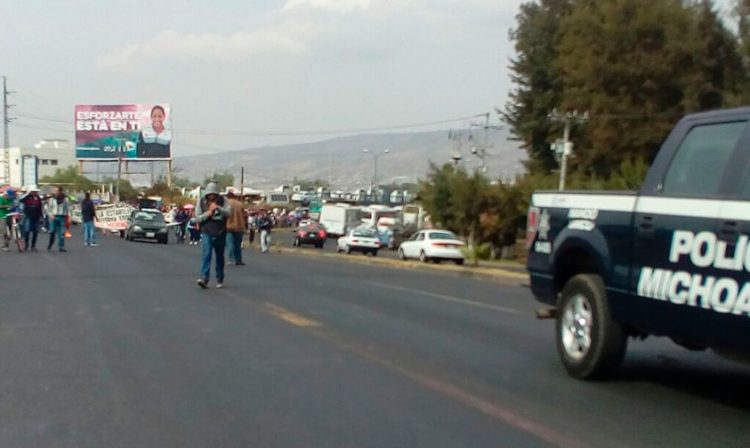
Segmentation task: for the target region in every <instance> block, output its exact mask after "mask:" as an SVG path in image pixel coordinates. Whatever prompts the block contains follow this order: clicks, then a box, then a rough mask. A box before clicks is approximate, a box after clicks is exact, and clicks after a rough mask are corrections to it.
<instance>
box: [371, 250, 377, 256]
mask: <svg viewBox="0 0 750 448" xmlns="http://www.w3.org/2000/svg"><path fill="white" fill-rule="evenodd" d="M370 253H371V254H372V256H373V257H377V256H378V251H376V250H374V251H372V252H370Z"/></svg>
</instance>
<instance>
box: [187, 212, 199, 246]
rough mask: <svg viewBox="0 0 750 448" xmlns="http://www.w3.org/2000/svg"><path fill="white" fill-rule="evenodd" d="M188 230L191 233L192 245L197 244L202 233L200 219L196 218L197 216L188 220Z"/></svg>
mask: <svg viewBox="0 0 750 448" xmlns="http://www.w3.org/2000/svg"><path fill="white" fill-rule="evenodd" d="M187 230H188V233H189V234H190V245H191V246H197V245H198V241H200V239H201V233H200V230H199V229H198V221H197V220H196V219H195V216H191V217H190V220H188V223H187Z"/></svg>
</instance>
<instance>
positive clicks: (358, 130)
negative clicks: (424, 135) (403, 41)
mask: <svg viewBox="0 0 750 448" xmlns="http://www.w3.org/2000/svg"><path fill="white" fill-rule="evenodd" d="M19 117H22V118H26V119H31V120H37V121H47V122H50V123H62V124H67V125H71V126H72V124H73V122H72V120H70V119H63V118H60V117H53V116H45V115H38V114H29V113H24V114H19ZM474 117H475V115H472V116H467V117H457V118H451V119H445V120H435V121H424V122H417V123H409V124H399V125H391V126H379V127H371V128H348V129H330V130H322V131H312V130H310V131H261V130H250V131H241V130H208V129H181V130H180V134H184V135H202V136H214V137H215V136H222V135H225V136H251V137H303V136H316V135H335V134H357V133H362V132H383V131H391V130H398V129H409V128H420V127H427V126H436V125H440V124H450V123H456V122H459V121H464V120H469V119H471V118H474Z"/></svg>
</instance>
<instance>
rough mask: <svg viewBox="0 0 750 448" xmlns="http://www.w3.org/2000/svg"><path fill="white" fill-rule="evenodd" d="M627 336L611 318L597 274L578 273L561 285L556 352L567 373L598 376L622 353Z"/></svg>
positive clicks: (611, 367)
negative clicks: (563, 285) (562, 286)
mask: <svg viewBox="0 0 750 448" xmlns="http://www.w3.org/2000/svg"><path fill="white" fill-rule="evenodd" d="M626 347H627V335H626V334H625V332H624V331H623V329H622V326H620V324H618V323H617V322H615V321H613V320H612V317H611V316H610V313H609V305H608V303H607V293H606V291H605V289H604V283H603V282H602V279H601V277H599V276H598V275H593V274H579V275H576V276H575V277H573V278H571V279H570V280H569V281H568V283H567V284H566V285H565V287H564V288H563V292H562V297H561V298H560V303H559V306H558V313H557V351H558V353H559V354H560V359H561V360H562V362H563V365H564V366H565V369H566V370H567V371H568V374H569V375H570V376H572V377H574V378H578V379H586V380H593V379H601V378H604V377H606V376H607V375H608V374H610V373H612V371H613V370H614V369H616V368H617V367H618V366H619V365H620V363H621V362H622V358H623V357H624V355H625V350H626Z"/></svg>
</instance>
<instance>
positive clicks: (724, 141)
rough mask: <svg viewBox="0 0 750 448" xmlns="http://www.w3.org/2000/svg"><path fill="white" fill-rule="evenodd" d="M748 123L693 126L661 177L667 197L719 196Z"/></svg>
mask: <svg viewBox="0 0 750 448" xmlns="http://www.w3.org/2000/svg"><path fill="white" fill-rule="evenodd" d="M746 125H747V122H745V121H741V122H733V123H720V124H711V125H704V126H696V127H694V128H693V129H691V130H690V132H688V134H687V136H686V137H685V139H684V140H683V141H682V144H680V147H679V148H678V149H677V154H676V155H675V156H674V157H673V159H672V163H671V164H670V166H669V169H668V170H667V174H666V176H665V177H664V188H663V192H664V193H665V194H667V195H670V196H688V197H708V196H713V195H716V194H717V193H718V190H719V184H720V183H721V179H722V176H723V174H724V169H725V168H726V165H727V162H728V161H729V158H730V157H731V155H732V152H733V151H734V148H735V146H736V145H737V141H738V140H739V139H740V136H741V135H742V131H743V130H744V129H745V126H746Z"/></svg>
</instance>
